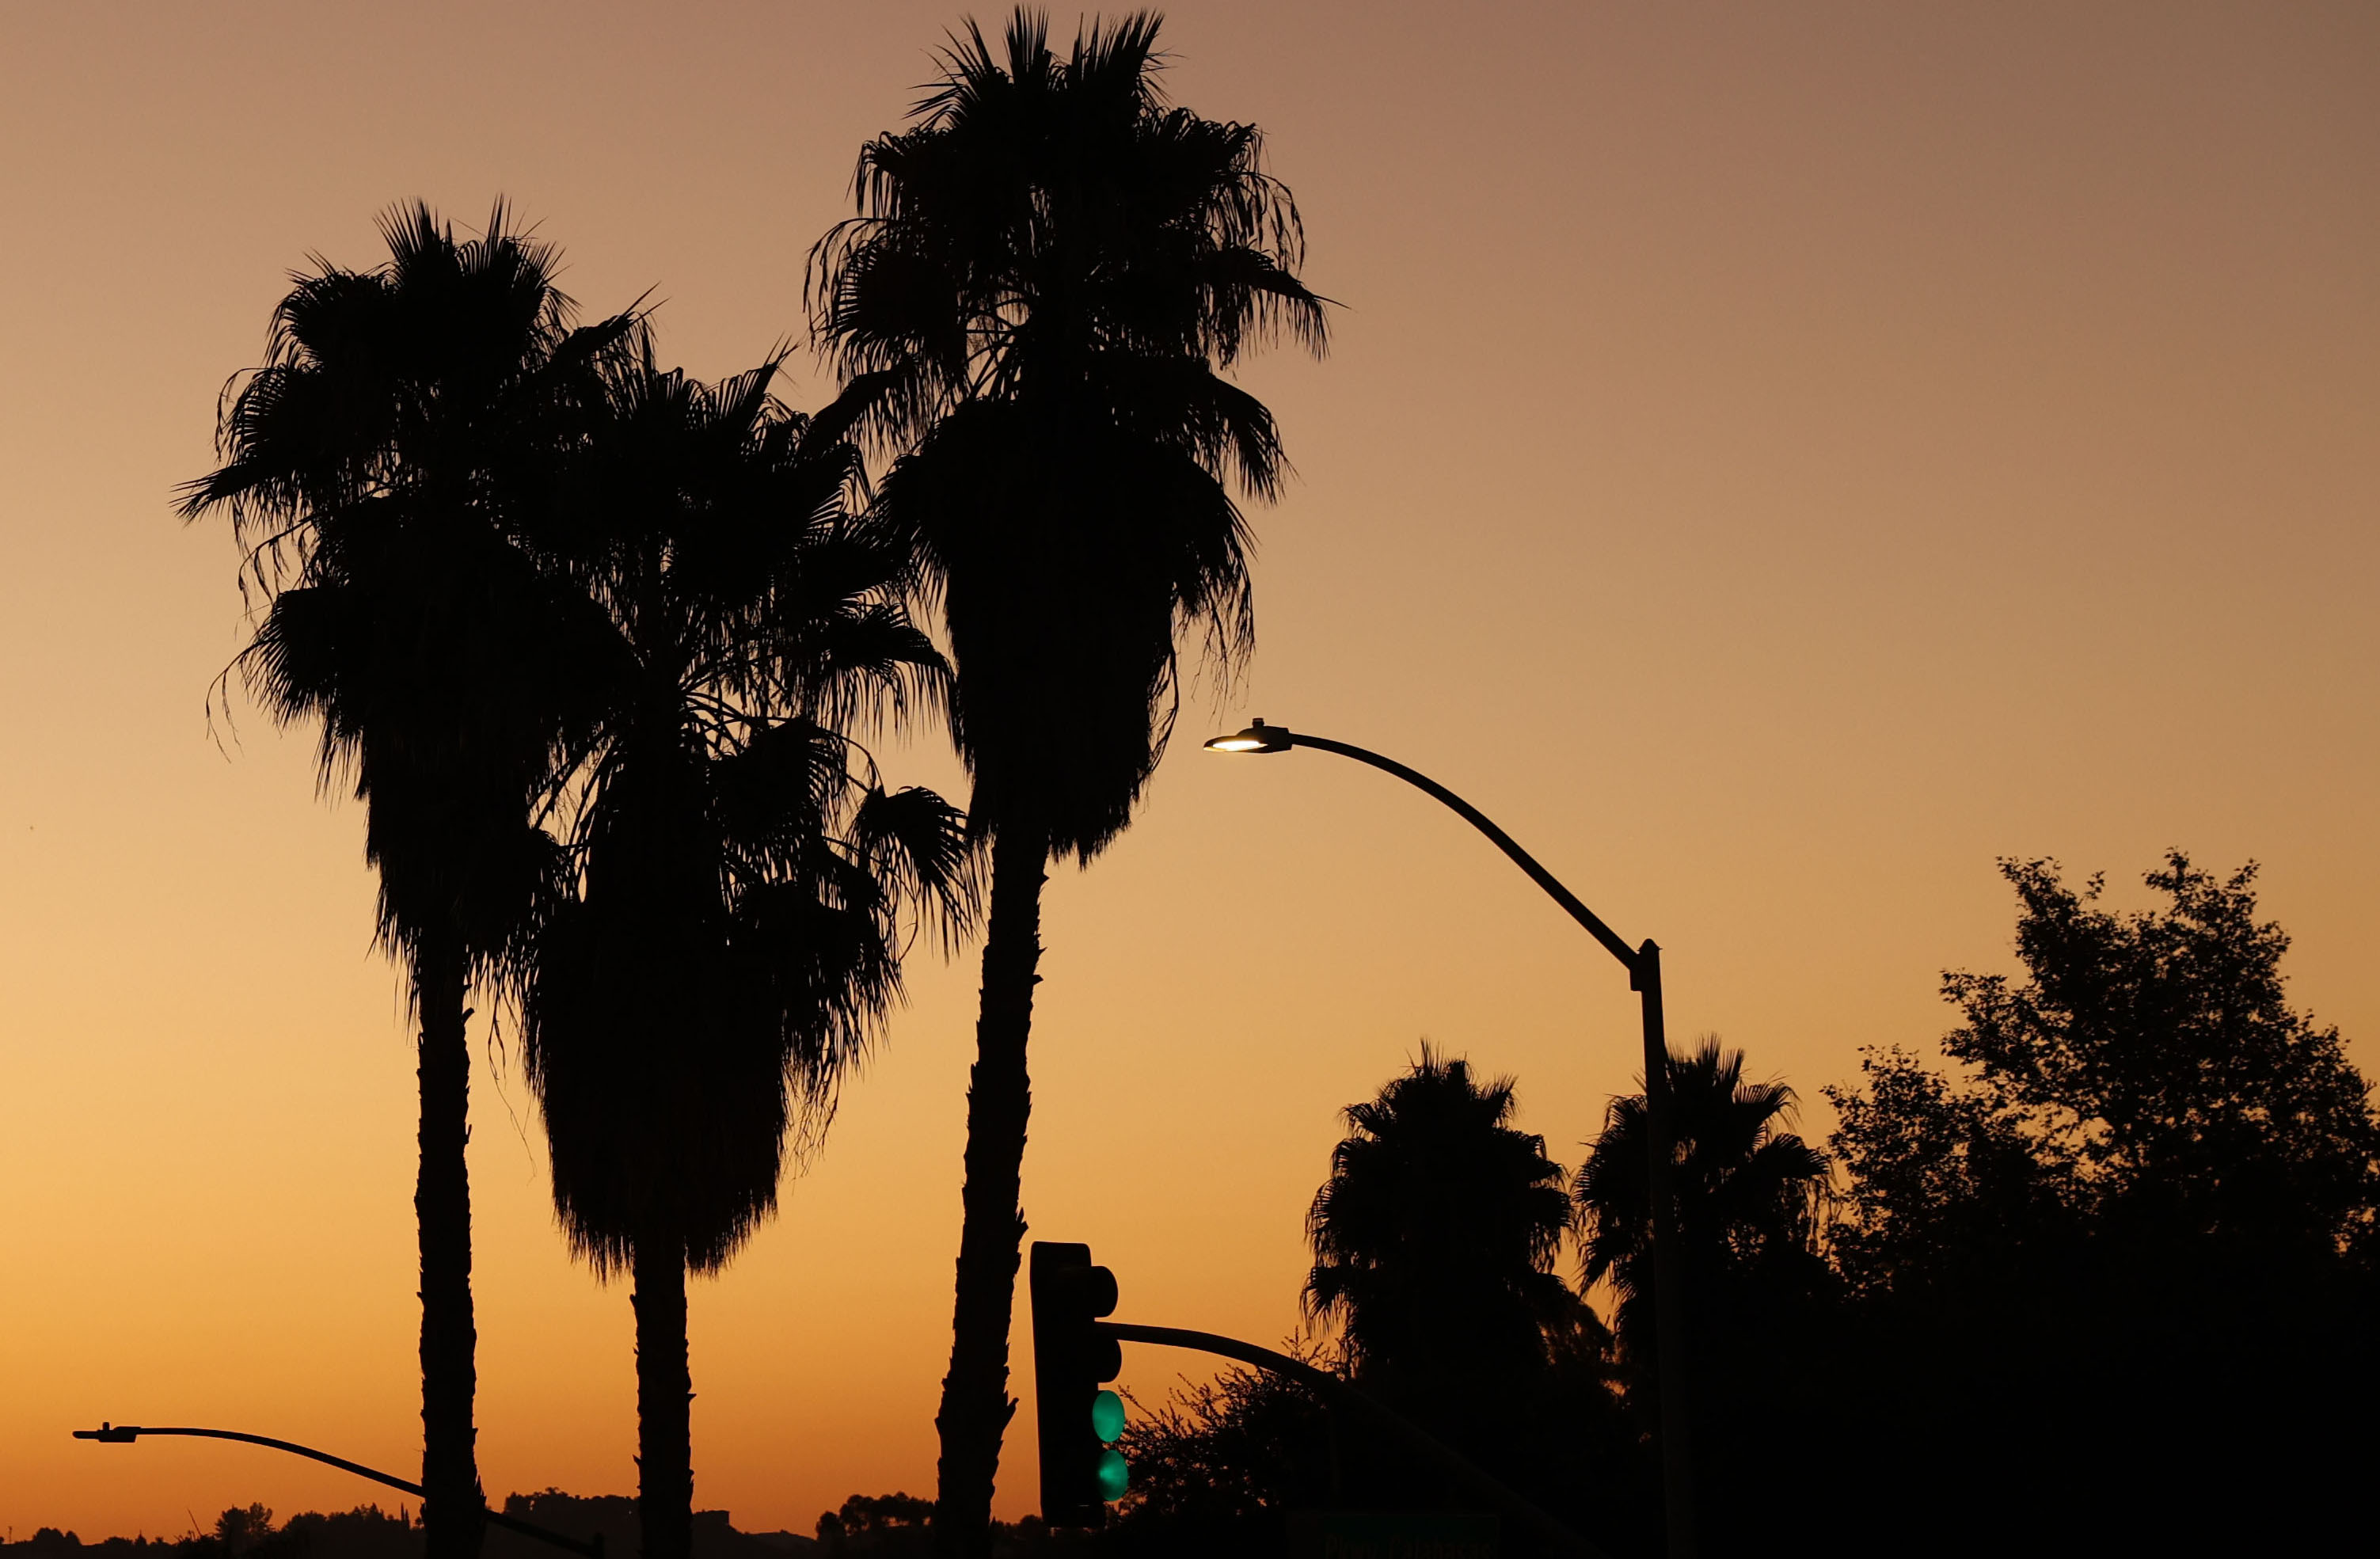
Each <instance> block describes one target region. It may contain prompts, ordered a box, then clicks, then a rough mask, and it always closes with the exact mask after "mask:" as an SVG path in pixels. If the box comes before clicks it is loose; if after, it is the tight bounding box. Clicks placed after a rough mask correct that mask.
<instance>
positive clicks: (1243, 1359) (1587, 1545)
mask: <svg viewBox="0 0 2380 1559" xmlns="http://www.w3.org/2000/svg"><path fill="white" fill-rule="evenodd" d="M1098 1324H1099V1330H1100V1331H1101V1332H1103V1333H1105V1334H1107V1335H1109V1336H1111V1337H1113V1338H1115V1339H1116V1340H1117V1341H1118V1342H1122V1343H1156V1344H1158V1345H1160V1346H1163V1347H1172V1348H1191V1349H1194V1350H1196V1351H1197V1352H1199V1353H1212V1354H1220V1355H1221V1356H1222V1357H1223V1358H1230V1359H1236V1360H1238V1361H1239V1362H1240V1363H1242V1364H1253V1365H1255V1366H1256V1367H1257V1369H1259V1370H1270V1371H1272V1372H1273V1373H1274V1374H1276V1375H1282V1376H1286V1377H1287V1378H1288V1379H1290V1380H1293V1381H1295V1382H1298V1383H1299V1384H1301V1385H1304V1386H1305V1387H1306V1388H1307V1389H1308V1390H1310V1391H1312V1392H1313V1393H1314V1394H1315V1395H1318V1396H1319V1397H1321V1398H1322V1399H1323V1401H1324V1402H1325V1403H1327V1404H1330V1405H1331V1406H1334V1407H1353V1408H1355V1409H1356V1410H1357V1411H1359V1412H1361V1413H1363V1414H1364V1415H1366V1417H1367V1418H1369V1419H1371V1420H1372V1421H1373V1422H1374V1423H1376V1424H1378V1425H1379V1426H1380V1427H1381V1428H1383V1429H1385V1430H1387V1431H1389V1432H1390V1434H1391V1435H1393V1436H1395V1437H1396V1438H1397V1439H1398V1440H1400V1441H1402V1442H1403V1443H1404V1446H1405V1448H1406V1449H1407V1450H1409V1451H1413V1452H1415V1453H1417V1454H1418V1455H1421V1456H1422V1457H1423V1458H1424V1459H1426V1460H1428V1461H1433V1462H1436V1463H1437V1464H1438V1465H1439V1467H1441V1468H1444V1469H1445V1470H1446V1471H1447V1472H1448V1473H1450V1474H1451V1475H1452V1477H1453V1479H1454V1480H1455V1481H1456V1482H1458V1483H1460V1484H1462V1485H1463V1488H1464V1489H1465V1490H1466V1491H1467V1492H1470V1493H1471V1494H1472V1495H1473V1496H1475V1498H1478V1499H1481V1500H1484V1501H1486V1502H1487V1503H1488V1504H1492V1505H1495V1506H1496V1507H1497V1508H1499V1509H1500V1510H1502V1511H1503V1512H1504V1513H1505V1514H1506V1515H1508V1516H1513V1517H1515V1518H1517V1519H1518V1520H1519V1521H1520V1523H1521V1524H1522V1525H1523V1526H1524V1527H1528V1528H1530V1529H1533V1530H1535V1531H1536V1533H1537V1534H1538V1535H1539V1536H1540V1537H1543V1538H1546V1539H1548V1540H1550V1541H1552V1542H1553V1544H1554V1546H1555V1547H1557V1548H1559V1549H1560V1550H1561V1551H1562V1552H1564V1553H1573V1554H1576V1555H1578V1559H1607V1556H1606V1555H1605V1553H1603V1551H1602V1550H1601V1549H1599V1548H1597V1547H1596V1546H1595V1544H1593V1543H1591V1542H1589V1541H1586V1539H1585V1538H1583V1537H1581V1536H1579V1535H1578V1534H1577V1533H1576V1532H1574V1531H1572V1530H1571V1529H1569V1528H1568V1527H1566V1526H1564V1525H1563V1524H1562V1523H1561V1522H1560V1521H1557V1520H1555V1519H1554V1518H1553V1517H1552V1516H1548V1515H1547V1514H1546V1513H1545V1512H1544V1511H1543V1510H1540V1509H1538V1508H1537V1506H1536V1504H1532V1503H1531V1502H1530V1501H1529V1500H1528V1499H1526V1498H1525V1497H1524V1496H1523V1495H1521V1494H1519V1493H1516V1492H1513V1491H1512V1489H1511V1488H1509V1487H1507V1486H1506V1485H1505V1484H1504V1483H1503V1482H1501V1481H1500V1480H1497V1479H1495V1478H1492V1477H1490V1476H1488V1474H1487V1473H1486V1472H1483V1471H1481V1470H1480V1468H1478V1467H1477V1466H1476V1465H1475V1464H1474V1463H1473V1462H1472V1461H1471V1460H1470V1458H1469V1457H1467V1456H1464V1455H1463V1454H1462V1453H1461V1452H1459V1451H1456V1450H1453V1449H1452V1448H1451V1447H1450V1446H1448V1445H1447V1444H1446V1443H1444V1442H1443V1441H1441V1440H1439V1438H1438V1437H1437V1436H1436V1435H1434V1434H1431V1433H1430V1432H1429V1431H1427V1430H1425V1429H1423V1428H1422V1427H1421V1426H1420V1425H1419V1424H1416V1423H1415V1422H1414V1421H1413V1420H1412V1419H1408V1418H1406V1417H1405V1416H1404V1415H1403V1414H1402V1413H1398V1412H1396V1411H1394V1410H1392V1409H1390V1408H1388V1407H1382V1406H1381V1405H1380V1404H1379V1403H1378V1402H1375V1401H1374V1400H1372V1398H1370V1397H1369V1396H1366V1395H1365V1394H1364V1393H1362V1392H1360V1391H1357V1390H1356V1389H1355V1388H1354V1386H1351V1385H1349V1384H1348V1383H1347V1382H1344V1381H1342V1380H1341V1379H1340V1378H1339V1377H1338V1376H1336V1375H1333V1374H1331V1373H1330V1371H1329V1370H1317V1369H1316V1368H1315V1367H1314V1366H1313V1365H1311V1364H1308V1363H1306V1362H1305V1360H1304V1359H1302V1358H1292V1357H1290V1356H1289V1355H1288V1354H1285V1353H1275V1352H1274V1351H1273V1350H1272V1349H1270V1348H1267V1347H1258V1346H1257V1345H1256V1344H1254V1343H1244V1342H1242V1341H1240V1340H1239V1339H1238V1338H1237V1337H1225V1336H1220V1335H1218V1334H1215V1333H1212V1332H1192V1331H1188V1330H1186V1329H1184V1328H1183V1327H1179V1326H1142V1325H1138V1324H1136V1323H1135V1322H1133V1321H1100V1322H1099V1323H1098Z"/></svg>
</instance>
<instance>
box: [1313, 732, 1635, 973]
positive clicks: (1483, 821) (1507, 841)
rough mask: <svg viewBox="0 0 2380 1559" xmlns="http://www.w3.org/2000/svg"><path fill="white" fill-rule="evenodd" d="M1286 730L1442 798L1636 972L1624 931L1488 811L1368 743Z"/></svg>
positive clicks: (1315, 744)
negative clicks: (1607, 922)
mask: <svg viewBox="0 0 2380 1559" xmlns="http://www.w3.org/2000/svg"><path fill="white" fill-rule="evenodd" d="M1281 735H1282V736H1283V737H1286V738H1287V739H1288V741H1289V745H1290V746H1292V747H1311V748H1315V749H1319V750H1321V751H1323V752H1335V753H1337V754H1339V756H1340V757H1342V758H1353V759H1354V761H1356V762H1358V763H1369V764H1370V765H1371V766H1372V767H1373V768H1375V769H1378V770H1379V771H1381V772H1382V773H1390V774H1394V775H1396V776H1397V778H1399V779H1401V780H1403V781H1404V782H1405V783H1406V784H1407V785H1410V786H1413V787H1414V788H1415V789H1416V790H1420V791H1423V792H1425V793H1427V794H1428V795H1430V796H1432V797H1434V798H1437V799H1438V800H1439V801H1440V802H1442V803H1443V804H1444V805H1445V806H1446V807H1447V808H1448V810H1451V811H1453V812H1454V813H1456V814H1457V815H1458V816H1460V817H1461V818H1462V819H1463V822H1467V823H1469V824H1470V825H1471V826H1472V827H1474V828H1475V829H1477V830H1478V831H1479V832H1480V833H1482V834H1486V835H1488V838H1489V839H1490V840H1491V841H1493V842H1494V844H1495V846H1496V847H1497V848H1498V849H1500V850H1501V851H1503V852H1504V853H1505V855H1507V856H1509V857H1510V858H1512V864H1513V865H1515V866H1517V867H1519V868H1520V869H1521V870H1522V871H1525V872H1527V873H1528V877H1529V881H1531V882H1532V883H1536V885H1537V886H1539V887H1541V888H1543V889H1545V891H1546V894H1547V895H1548V897H1550V898H1551V899H1552V900H1553V901H1554V902H1555V903H1556V904H1559V905H1560V906H1561V907H1562V908H1563V909H1565V910H1567V911H1568V912H1569V914H1570V918H1571V919H1572V920H1576V921H1577V922H1578V923H1579V924H1580V925H1582V926H1585V928H1586V932H1587V934H1588V935H1589V936H1592V937H1594V938H1595V940H1596V941H1597V942H1599V943H1601V944H1603V950H1604V951H1605V952H1607V953H1609V954H1610V955H1611V956H1613V957H1615V958H1617V959H1619V960H1620V963H1621V968H1625V969H1627V971H1628V972H1629V973H1630V974H1631V975H1633V974H1634V973H1635V972H1636V966H1637V962H1638V957H1637V953H1636V949H1634V948H1633V947H1631V946H1629V945H1628V944H1627V943H1626V942H1624V941H1622V940H1621V936H1620V933H1619V932H1615V931H1613V930H1612V929H1611V928H1610V927H1609V926H1607V925H1605V924H1604V923H1603V919H1602V917H1601V916H1599V915H1597V914H1596V912H1595V911H1594V910H1592V909H1589V908H1588V907H1586V906H1585V905H1584V904H1582V903H1580V902H1579V897H1578V895H1576V894H1574V893H1573V892H1571V891H1570V890H1569V889H1568V888H1566V887H1564V886H1562V884H1561V879H1560V878H1558V877H1556V876H1555V875H1554V874H1553V873H1552V872H1550V871H1547V870H1546V869H1545V868H1544V867H1543V866H1541V865H1539V864H1538V863H1537V858H1536V857H1535V856H1533V855H1531V854H1530V853H1529V852H1528V851H1526V850H1524V849H1523V848H1521V846H1520V844H1519V842H1518V841H1516V840H1514V839H1513V837H1512V835H1511V834H1507V833H1505V832H1504V831H1503V830H1502V829H1500V828H1499V827H1497V826H1496V824H1495V823H1494V822H1492V821H1490V819H1489V818H1488V814H1487V813H1485V812H1483V811H1481V810H1479V809H1478V808H1476V807H1475V806H1473V805H1472V804H1471V803H1470V802H1468V801H1465V800H1464V799H1463V798H1462V797H1460V796H1457V795H1456V794H1455V793H1454V792H1452V791H1451V790H1449V789H1447V788H1446V786H1442V785H1440V784H1439V783H1438V782H1437V781H1436V780H1434V779H1432V778H1430V777H1429V776H1428V775H1427V774H1425V773H1421V772H1420V771H1419V770H1417V769H1409V768H1407V767H1405V765H1403V763H1400V762H1398V761H1396V760H1395V759H1393V758H1384V757H1382V756H1381V755H1380V754H1378V753H1377V752H1374V751H1372V750H1370V749H1367V748H1361V747H1357V746H1356V745H1355V744H1354V743H1353V742H1343V741H1332V740H1331V739H1330V737H1309V736H1307V735H1306V734H1305V732H1303V731H1283V732H1281Z"/></svg>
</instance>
